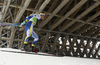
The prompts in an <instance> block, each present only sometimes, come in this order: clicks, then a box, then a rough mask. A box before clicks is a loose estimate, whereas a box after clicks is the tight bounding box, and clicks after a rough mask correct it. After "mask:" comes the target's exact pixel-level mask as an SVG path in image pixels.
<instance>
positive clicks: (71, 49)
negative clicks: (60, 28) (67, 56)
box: [69, 37, 77, 53]
mask: <svg viewBox="0 0 100 65" xmlns="http://www.w3.org/2000/svg"><path fill="white" fill-rule="evenodd" d="M76 40H77V37H73V41H71V38H70V48H69V53H71V52H72V53H73V49H74V43H75V42H76Z"/></svg>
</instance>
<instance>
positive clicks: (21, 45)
mask: <svg viewBox="0 0 100 65" xmlns="http://www.w3.org/2000/svg"><path fill="white" fill-rule="evenodd" d="M25 34H26V33H25V30H24V32H23V38H22V40H21V44H20V47H19V48H22V47H23V42H24V40H25V37H26V35H25Z"/></svg>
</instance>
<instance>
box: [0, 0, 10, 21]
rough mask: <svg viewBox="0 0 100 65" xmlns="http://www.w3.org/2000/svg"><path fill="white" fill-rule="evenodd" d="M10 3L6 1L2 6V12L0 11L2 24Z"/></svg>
mask: <svg viewBox="0 0 100 65" xmlns="http://www.w3.org/2000/svg"><path fill="white" fill-rule="evenodd" d="M10 2H11V0H8V1H7V4H4V6H3V10H2V13H3V15H2V18H1V19H2V20H1V21H2V22H3V21H4V19H5V15H6V13H7V11H8V8H9V6H10Z"/></svg>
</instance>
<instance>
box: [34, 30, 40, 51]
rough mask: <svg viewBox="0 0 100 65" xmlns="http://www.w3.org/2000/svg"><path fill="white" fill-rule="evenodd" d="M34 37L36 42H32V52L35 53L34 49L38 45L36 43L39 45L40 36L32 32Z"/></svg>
mask: <svg viewBox="0 0 100 65" xmlns="http://www.w3.org/2000/svg"><path fill="white" fill-rule="evenodd" d="M32 37H33V38H34V40H33V42H32V52H33V50H34V47H35V45H36V43H37V41H38V39H39V37H38V35H37V34H36V33H35V32H34V31H33V32H32Z"/></svg>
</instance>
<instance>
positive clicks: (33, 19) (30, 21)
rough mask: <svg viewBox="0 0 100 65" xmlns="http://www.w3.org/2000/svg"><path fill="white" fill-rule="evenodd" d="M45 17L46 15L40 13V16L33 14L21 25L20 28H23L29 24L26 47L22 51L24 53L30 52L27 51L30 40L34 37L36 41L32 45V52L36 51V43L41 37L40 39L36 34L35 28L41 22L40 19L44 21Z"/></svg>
mask: <svg viewBox="0 0 100 65" xmlns="http://www.w3.org/2000/svg"><path fill="white" fill-rule="evenodd" d="M44 17H45V14H43V13H40V14H31V15H29V16H27V17H26V18H25V20H24V21H23V22H22V23H21V25H20V27H22V26H23V25H24V24H26V23H27V24H26V25H25V31H26V34H27V36H26V38H25V40H24V46H23V49H22V50H24V51H29V50H28V49H27V47H28V41H29V39H30V38H31V37H33V38H34V40H33V42H32V45H31V52H33V51H34V47H35V45H36V43H37V41H38V39H39V37H38V35H37V34H36V33H35V32H34V30H33V26H34V25H35V24H36V23H37V22H38V20H40V19H42V20H43V19H44Z"/></svg>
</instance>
